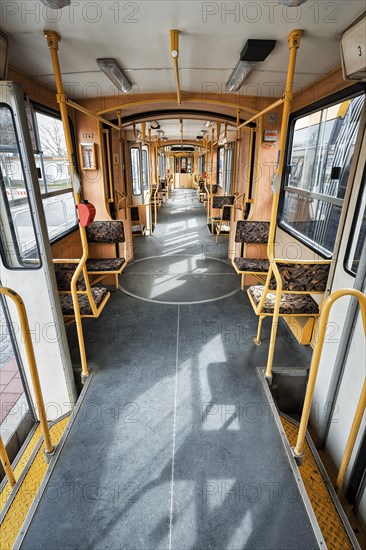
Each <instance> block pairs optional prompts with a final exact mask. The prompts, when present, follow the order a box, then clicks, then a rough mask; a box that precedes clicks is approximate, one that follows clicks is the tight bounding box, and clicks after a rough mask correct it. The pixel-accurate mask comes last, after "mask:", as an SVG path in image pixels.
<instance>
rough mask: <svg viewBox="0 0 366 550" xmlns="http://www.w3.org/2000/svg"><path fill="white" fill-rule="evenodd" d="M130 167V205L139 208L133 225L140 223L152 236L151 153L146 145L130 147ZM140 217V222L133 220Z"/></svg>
mask: <svg viewBox="0 0 366 550" xmlns="http://www.w3.org/2000/svg"><path fill="white" fill-rule="evenodd" d="M129 155H130V158H129V165H130V173H131V186H130V189H129V194H130V204H131V205H132V206H133V207H137V209H138V210H134V216H132V223H140V225H143V226H144V227H145V228H146V234H147V235H150V234H151V220H152V216H151V206H150V168H149V152H148V148H147V146H146V145H142V143H141V142H140V143H133V144H130V146H129ZM137 213H138V216H139V220H136V219H133V218H136V217H137Z"/></svg>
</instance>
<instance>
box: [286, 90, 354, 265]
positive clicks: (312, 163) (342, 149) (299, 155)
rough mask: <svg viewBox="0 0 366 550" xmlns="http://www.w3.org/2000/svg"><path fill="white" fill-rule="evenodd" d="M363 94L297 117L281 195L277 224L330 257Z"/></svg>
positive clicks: (293, 125)
mask: <svg viewBox="0 0 366 550" xmlns="http://www.w3.org/2000/svg"><path fill="white" fill-rule="evenodd" d="M363 104H364V95H361V96H357V97H353V98H347V99H343V100H342V101H338V102H337V103H335V104H332V105H328V106H327V107H324V108H322V109H320V110H316V111H308V112H307V113H306V114H305V115H304V116H301V117H295V118H294V120H293V122H292V125H291V138H290V144H289V150H288V167H287V170H286V175H285V180H284V188H283V190H282V193H281V203H280V209H279V225H280V227H283V228H284V229H285V230H287V231H288V232H289V233H290V234H292V235H294V236H296V237H297V238H298V239H299V240H302V241H303V242H305V243H306V244H308V245H309V246H310V247H311V248H313V249H315V250H316V251H317V252H319V253H320V254H321V255H322V256H324V257H331V255H332V253H333V250H334V245H335V239H336V235H337V230H338V225H339V220H340V215H341V211H342V204H343V199H344V196H345V191H346V186H347V182H348V176H349V173H350V168H351V162H352V156H353V152H354V148H355V144H356V139H357V133H358V127H359V122H360V117H361V112H362V109H363Z"/></svg>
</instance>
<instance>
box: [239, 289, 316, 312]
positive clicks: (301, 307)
mask: <svg viewBox="0 0 366 550" xmlns="http://www.w3.org/2000/svg"><path fill="white" fill-rule="evenodd" d="M263 291H264V286H262V285H257V286H251V287H249V289H248V292H249V293H250V295H251V297H252V298H253V300H254V303H255V304H256V305H258V304H259V302H260V300H261V298H262V296H263ZM275 300H276V294H275V293H274V292H268V294H267V296H266V300H265V302H264V306H263V309H262V311H263V313H270V314H271V313H273V311H274V305H275ZM318 314H319V307H318V304H317V303H316V302H315V301H314V300H313V298H312V297H311V296H310V295H309V294H282V296H281V304H280V315H318Z"/></svg>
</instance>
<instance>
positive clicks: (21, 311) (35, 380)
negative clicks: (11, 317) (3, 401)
mask: <svg viewBox="0 0 366 550" xmlns="http://www.w3.org/2000/svg"><path fill="white" fill-rule="evenodd" d="M0 294H4V295H5V296H7V297H8V298H10V299H11V300H13V302H14V303H15V305H16V308H17V312H18V316H19V321H20V327H21V331H22V336H23V339H24V346H25V352H26V354H27V359H28V367H29V372H30V375H31V379H32V384H33V390H34V395H35V401H36V405H37V410H38V415H39V421H40V424H41V429H42V433H43V439H44V443H45V452H46V454H52V453H53V452H54V446H53V444H52V441H51V435H50V431H49V429H48V422H47V417H46V410H45V407H44V401H43V395H42V388H41V383H40V380H39V376H38V370H37V363H36V358H35V356H34V349H33V344H32V339H31V337H30V330H29V323H28V317H27V312H26V310H25V306H24V302H23V300H22V299H21V297H20V296H19V294H17V293H16V292H14V290H12V289H11V288H5V287H0Z"/></svg>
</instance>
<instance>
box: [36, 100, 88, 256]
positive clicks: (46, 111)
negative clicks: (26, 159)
mask: <svg viewBox="0 0 366 550" xmlns="http://www.w3.org/2000/svg"><path fill="white" fill-rule="evenodd" d="M29 103H30V106H31V109H32V115H33V120H34V131H35V136H36V141H37V147H38V152H37V153H35V152H34V151H33V154H38V155H40V159H41V163H42V165H43V158H42V156H41V143H40V136H39V128H38V122H37V117H36V113H37V112H38V113H40V114H43V115H46V116H49V117H53V118H56V119H57V120H61V122H62V118H61V113H60V111H57V110H55V109H52V108H51V107H48V106H47V105H43V104H42V103H38V102H37V101H32V100H31V101H30V102H29ZM68 122H69V128H70V134H71V142H72V149H73V153H72V163H73V169H74V171H75V172H76V173H77V174H78V173H79V169H78V162H77V154H76V150H77V147H76V136H75V128H74V125H73V122H72V120H71V118H70V117H68ZM65 191H66V192H65ZM65 194H70V195H72V197H73V198H74V202H75V197H74V189H73V187H72V185H71V187H70V189H69V190H68V189H60V190H59V191H51V192H49V193H42V190H41V199H42V204H43V199H48V198H51V197H57V196H59V195H65ZM75 209H76V204H75ZM75 211H76V210H75ZM46 224H47V221H46ZM78 228H79V222H78V217H77V216H76V222H75V225H73V226H72V227H69V228H68V229H66V230H65V231H63V232H62V233H59V234H58V235H55V236H53V237H51V238H50V236H48V237H49V242H50V244H51V245H53V244H56V243H57V242H59V241H61V240H62V239H64V238H65V237H67V236H68V235H71V234H72V233H74V232H75V231H77V230H78ZM47 230H48V225H47Z"/></svg>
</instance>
